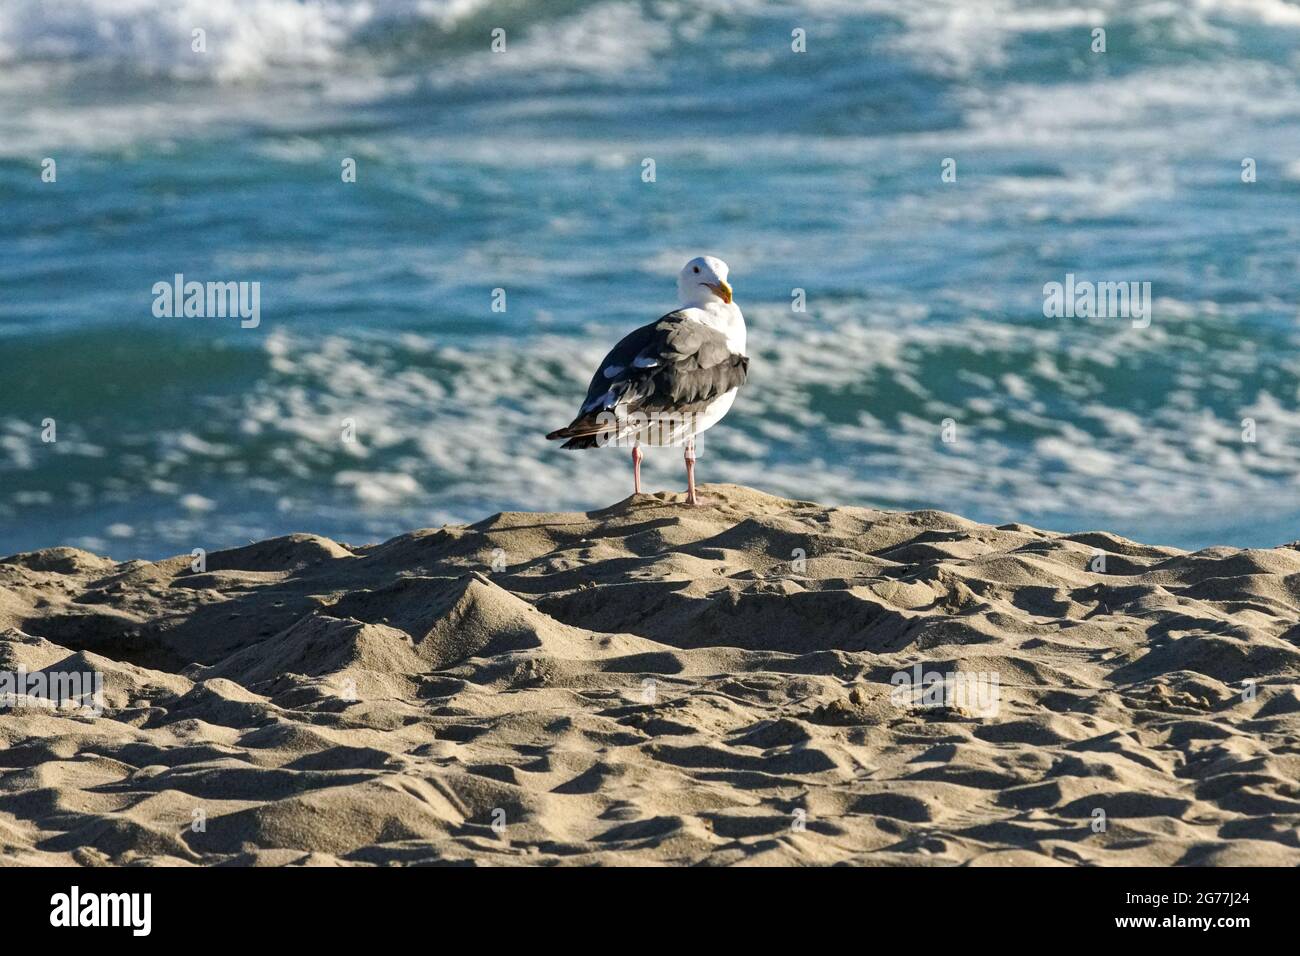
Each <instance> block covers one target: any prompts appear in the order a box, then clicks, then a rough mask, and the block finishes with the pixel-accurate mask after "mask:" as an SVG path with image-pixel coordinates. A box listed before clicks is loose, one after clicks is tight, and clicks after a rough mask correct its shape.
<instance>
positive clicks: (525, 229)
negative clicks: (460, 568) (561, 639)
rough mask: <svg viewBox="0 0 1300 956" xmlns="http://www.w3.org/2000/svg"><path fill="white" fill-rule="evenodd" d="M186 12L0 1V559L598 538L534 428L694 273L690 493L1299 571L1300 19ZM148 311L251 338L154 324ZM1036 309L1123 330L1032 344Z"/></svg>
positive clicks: (1098, 13) (670, 476)
mask: <svg viewBox="0 0 1300 956" xmlns="http://www.w3.org/2000/svg"><path fill="white" fill-rule="evenodd" d="M210 6H213V5H211V4H208V3H200V2H197V0H193V2H191V0H174V2H165V0H133V2H130V3H124V2H117V0H112V2H111V0H69V2H67V3H64V4H57V5H51V4H42V3H36V2H34V0H16V2H14V0H11V2H8V3H6V4H5V5H4V6H3V7H0V222H3V227H0V553H7V552H12V551H16V550H22V549H28V548H36V547H47V546H51V545H55V544H74V545H80V546H83V547H90V548H93V549H97V550H101V551H107V552H108V553H110V554H112V555H113V556H114V557H118V558H129V557H151V558H152V557H159V556H163V555H167V554H174V553H180V552H187V551H189V550H190V549H192V548H195V547H206V548H209V549H211V548H217V547H222V546H228V545H233V544H240V543H243V542H245V541H247V540H249V539H254V538H261V537H264V536H267V535H272V534H280V533H287V532H290V531H298V530H310V531H314V532H318V533H322V534H326V535H330V536H332V537H336V538H339V539H342V540H345V541H351V542H354V543H360V542H364V541H368V540H374V539H377V538H382V537H385V536H389V535H392V534H396V533H398V532H401V531H404V530H408V529H409V528H412V527H417V526H427V525H436V524H439V523H442V522H444V521H463V520H476V519H478V518H480V517H483V516H485V515H486V514H489V513H491V512H494V511H498V510H502V509H509V508H523V509H530V510H559V509H571V508H592V507H600V506H604V505H606V504H609V503H611V502H612V501H614V500H617V499H619V498H621V497H623V496H625V495H626V494H627V493H628V492H629V491H630V474H629V472H630V468H629V465H628V463H627V462H626V461H625V460H624V458H625V456H624V454H623V452H621V451H618V450H613V449H610V450H600V451H594V452H585V453H573V452H561V451H560V450H559V449H558V448H557V447H556V446H555V445H554V444H548V443H547V442H546V441H545V440H544V439H543V437H542V436H543V435H544V434H545V433H546V432H547V431H548V430H550V429H552V428H555V427H557V426H558V425H561V424H563V423H565V422H566V421H567V420H568V419H569V418H570V417H571V416H572V413H573V411H574V409H575V408H576V405H577V403H578V400H579V399H580V397H581V395H582V394H583V391H584V390H585V387H586V383H587V380H588V378H589V377H590V374H591V371H592V369H593V368H594V367H595V363H596V362H597V361H599V359H600V358H601V357H602V355H603V354H604V352H605V351H606V350H607V348H608V347H609V346H610V345H612V344H613V342H614V341H616V340H617V339H618V338H619V337H620V336H621V335H622V334H623V333H624V332H626V331H628V330H630V329H631V328H633V327H635V326H637V325H641V324H644V323H645V322H647V321H649V320H651V319H653V318H655V317H657V316H658V315H660V314H662V313H663V312H665V311H668V310H669V309H670V308H671V307H672V306H673V304H674V302H673V292H674V277H675V274H676V272H677V270H678V268H680V266H681V264H682V263H683V262H684V261H685V260H686V259H687V258H689V257H690V256H692V255H696V254H701V253H710V254H714V255H717V256H720V257H721V258H723V259H725V260H726V261H727V262H728V263H729V264H730V265H731V278H732V284H733V285H734V286H735V289H736V296H737V301H738V303H739V304H740V305H741V307H742V308H743V309H744V311H745V315H746V318H747V321H748V324H749V342H750V346H749V348H750V353H751V356H752V364H751V378H750V384H749V386H748V387H747V388H746V389H745V391H744V392H742V395H741V398H740V400H739V401H738V402H737V403H736V406H735V408H734V409H733V411H732V413H731V414H730V415H729V416H728V418H727V419H726V421H725V422H724V423H723V424H722V425H720V426H718V427H717V428H715V429H714V430H713V431H711V432H710V433H709V434H708V435H707V436H706V439H705V441H704V442H703V445H702V447H701V450H700V462H699V473H700V475H701V477H702V479H703V480H705V481H720V480H725V481H737V482H743V483H746V484H751V485H754V486H756V487H759V488H763V489H765V490H768V491H771V492H774V493H778V494H785V495H791V496H797V497H801V498H813V499H817V500H820V501H825V502H828V503H843V504H859V505H874V506H883V507H890V508H916V507H934V508H941V509H943V510H947V511H955V512H959V513H961V514H964V515H966V516H968V517H971V518H975V519H978V520H983V521H991V522H997V523H1002V522H1007V521H1024V522H1028V523H1033V524H1038V525H1041V526H1046V527H1052V528H1059V529H1063V530H1077V529H1083V528H1106V529H1109V530H1113V531H1115V532H1118V533H1120V534H1124V535H1127V536H1130V537H1136V538H1141V539H1145V540H1150V541H1153V542H1157V543H1164V544H1173V545H1178V546H1182V547H1189V548H1195V547H1203V546H1207V545H1211V544H1233V545H1272V544H1277V543H1281V542H1284V541H1289V540H1293V539H1295V538H1300V494H1297V492H1298V491H1300V477H1298V476H1300V348H1298V347H1297V346H1300V330H1298V327H1297V287H1298V280H1297V265H1298V261H1297V260H1298V258H1300V257H1298V254H1297V249H1298V248H1300V246H1298V245H1297V239H1298V238H1300V215H1298V214H1300V5H1298V4H1295V3H1288V2H1283V0H1254V2H1251V0H1236V2H1230V0H1223V2H1210V0H1205V2H1197V3H1188V4H1168V3H1140V2H1139V3H1120V2H1113V3H1108V2H1102V3H1100V4H1097V3H1088V4H1084V3H1056V4H1053V3H1035V4H1029V3H1010V2H994V3H978V4H976V3H969V4H968V3H955V2H939V3H934V2H930V3H906V2H904V3H885V2H878V3H877V2H867V3H840V2H833V0H824V2H797V3H758V2H748V0H696V2H692V3H689V4H688V3H676V2H672V3H669V2H626V0H610V2H595V3H584V2H564V3H553V4H537V3H532V4H525V3H509V2H492V0H483V2H472V0H456V2H451V0H447V2H429V0H425V2H415V0H409V2H393V3H389V4H383V3H374V4H362V3H359V2H343V0H321V2H318V3H299V2H295V0H240V2H231V3H228V4H223V5H221V7H220V11H219V12H217V11H213V10H210V9H208V8H209V7H210ZM51 7H53V8H55V9H56V11H57V12H51V9H50V8H51ZM196 25H199V26H203V28H204V29H205V30H206V31H207V33H206V42H207V52H206V53H195V52H193V51H192V49H191V43H192V32H191V31H192V29H193V28H194V27H195V26H196ZM1094 26H1102V27H1104V28H1105V29H1106V31H1107V33H1106V40H1107V50H1106V52H1105V53H1094V52H1092V51H1091V49H1090V46H1091V43H1092V37H1091V30H1092V28H1093V27H1094ZM497 27H500V28H503V29H504V30H505V31H506V50H505V52H504V53H493V52H491V50H490V49H489V43H490V40H491V31H492V30H493V29H494V28H497ZM795 28H800V29H803V30H805V31H806V35H807V52H806V53H802V54H800V53H794V52H792V50H791V31H792V30H793V29H795ZM47 157H48V158H52V159H54V160H55V161H56V164H57V181H56V182H52V183H47V182H42V179H41V161H42V159H44V158H47ZM1248 157H1249V158H1251V159H1253V160H1254V161H1255V166H1256V169H1257V181H1256V182H1253V183H1244V182H1243V181H1242V161H1243V159H1245V158H1248ZM345 158H352V159H354V160H355V161H356V165H357V181H356V182H355V183H345V182H343V181H342V177H341V175H340V171H341V163H342V161H343V160H344V159H345ZM647 158H650V159H653V160H654V162H655V173H656V178H655V181H654V182H652V183H647V182H644V181H643V179H642V169H643V160H645V159H647ZM946 158H952V159H954V160H955V161H956V169H957V177H956V181H955V182H943V181H942V179H941V175H940V173H941V164H942V162H943V161H944V159H946ZM176 273H183V274H184V275H185V276H186V278H188V279H194V280H199V281H207V280H212V281H236V282H253V281H256V282H259V283H260V289H261V313H260V324H259V325H258V326H257V327H256V328H251V329H243V328H240V327H239V322H238V320H237V319H230V318H156V317H155V316H154V314H153V308H152V307H153V300H154V296H153V293H152V291H151V290H152V287H153V285H154V283H156V282H159V281H166V282H170V281H171V278H172V276H173V275H174V274H176ZM1067 273H1073V274H1075V275H1077V276H1078V277H1080V278H1087V279H1091V280H1094V281H1102V280H1112V281H1125V282H1129V281H1136V282H1150V283H1151V289H1152V295H1153V298H1154V305H1153V310H1152V319H1151V324H1150V327H1149V328H1146V329H1139V328H1134V327H1133V326H1132V324H1131V323H1130V322H1129V321H1128V320H1127V319H1125V318H1122V317H1112V318H1095V319H1060V318H1051V319H1049V318H1045V317H1044V315H1043V286H1044V284H1045V283H1048V282H1054V281H1055V282H1060V281H1064V279H1065V276H1066V274H1067ZM497 288H501V289H504V290H505V291H506V311H505V312H499V311H493V308H492V304H493V294H492V290H494V289H497ZM794 289H803V290H805V294H806V298H807V310H806V311H804V312H798V311H794V310H793V309H792V307H791V302H792V290H794ZM47 419H53V421H54V422H55V426H56V433H55V434H56V439H57V440H56V441H54V442H45V441H42V429H43V426H42V422H44V421H45V420H47ZM945 419H952V421H953V422H954V424H955V435H956V441H954V442H945V441H943V440H942V422H943V421H944V420H945ZM1245 419H1250V420H1252V421H1253V422H1254V429H1255V436H1254V437H1255V441H1253V442H1248V441H1243V440H1242V436H1243V425H1242V422H1243V420H1245ZM345 420H347V421H351V422H352V423H353V428H354V430H355V441H351V442H347V441H344V440H342V435H343V423H344V421H345ZM646 479H647V483H648V484H649V485H650V487H651V488H671V489H679V486H682V485H683V483H684V476H683V474H682V469H681V462H680V456H679V455H678V454H676V453H674V452H672V451H671V450H661V451H658V452H655V451H653V450H652V451H651V452H650V454H649V455H648V458H647V465H646Z"/></svg>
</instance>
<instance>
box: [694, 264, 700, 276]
mask: <svg viewBox="0 0 1300 956" xmlns="http://www.w3.org/2000/svg"><path fill="white" fill-rule="evenodd" d="M695 274H696V275H699V274H700V267H699V266H696V267H695Z"/></svg>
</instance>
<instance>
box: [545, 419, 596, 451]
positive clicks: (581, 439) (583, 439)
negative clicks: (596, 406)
mask: <svg viewBox="0 0 1300 956" xmlns="http://www.w3.org/2000/svg"><path fill="white" fill-rule="evenodd" d="M603 428H604V426H603V425H602V424H600V423H599V422H597V421H595V420H594V419H592V418H589V417H587V418H578V419H575V420H574V421H573V422H572V423H570V424H568V425H565V426H564V427H563V428H557V429H555V431H553V432H551V433H550V434H548V435H547V436H546V440H547V441H559V440H560V439H561V438H567V439H568V441H566V442H565V443H564V444H563V445H561V446H560V447H561V448H595V447H596V446H597V445H598V444H599V442H598V441H597V440H596V436H597V435H599V434H600V432H601V431H602V429H603Z"/></svg>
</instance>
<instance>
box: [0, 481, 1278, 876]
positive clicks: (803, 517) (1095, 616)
mask: <svg viewBox="0 0 1300 956" xmlns="http://www.w3.org/2000/svg"><path fill="white" fill-rule="evenodd" d="M703 493H704V494H705V495H707V496H708V498H709V499H710V502H711V503H710V506H708V507H702V508H688V507H685V506H683V505H682V504H681V503H680V502H681V498H682V496H681V495H680V494H678V495H672V494H660V495H643V496H639V497H637V498H635V499H629V500H627V501H624V502H621V503H619V504H617V505H615V506H613V507H611V508H609V509H607V510H603V511H596V512H591V513H587V514H583V513H568V514H530V513H519V512H516V513H504V514H498V515H494V516H492V517H490V518H487V519H485V520H483V521H480V522H478V523H476V524H472V525H468V526H448V527H443V528H440V529H436V530H421V531H414V532H411V533H409V534H405V535H401V536H399V537H396V538H393V539H392V540H389V541H386V542H384V543H381V544H370V545H365V546H361V545H353V544H343V543H340V542H335V541H331V540H328V539H326V538H322V537H317V536H313V535H309V534H299V535H293V536H290V537H283V538H276V539H272V540H267V541H262V542H258V543H255V544H249V545H248V546H246V547H241V548H237V549H234V550H226V551H214V552H211V553H208V554H206V555H203V556H202V558H201V560H200V559H199V558H195V557H193V556H191V555H188V554H187V555H182V556H178V557H175V558H171V559H168V560H164V561H158V562H152V563H151V562H145V561H132V562H127V563H115V562H113V561H112V560H109V559H107V558H104V557H98V556H96V555H94V554H91V553H89V552H86V551H80V550H75V549H71V548H53V549H49V550H44V551H36V552H28V553H24V554H18V555H14V556H10V557H7V558H3V559H0V671H7V672H9V673H10V674H16V673H19V672H23V673H25V674H26V675H28V677H30V676H31V675H32V674H37V673H41V674H45V675H47V676H49V677H53V676H54V675H68V674H82V675H87V676H89V675H93V674H98V675H101V677H102V694H101V695H100V697H99V699H98V704H97V705H96V703H95V702H93V701H91V700H90V699H89V698H83V699H81V701H80V703H81V704H82V705H84V706H82V707H81V708H80V709H78V708H77V707H76V706H75V705H76V703H77V702H70V701H64V703H63V706H62V707H61V708H60V709H58V710H53V709H50V708H49V707H47V706H43V705H42V704H41V703H40V702H39V701H36V700H20V701H17V702H16V703H18V704H20V705H21V706H19V707H17V708H14V709H12V710H10V711H6V712H5V713H3V715H0V863H5V864H80V865H84V866H97V865H106V864H117V865H121V864H141V863H155V864H214V863H236V864H260V865H282V864H295V865H336V864H388V863H406V864H415V863H457V862H469V863H475V864H490V865H536V864H541V865H555V864H602V865H626V864H693V863H705V864H744V863H757V864H769V865H772V864H775V865H803V864H826V863H852V864H863V865H897V864H905V865H952V864H963V863H969V864H977V865H1006V864H1012V865H1089V864H1106V865H1132V864H1154V865H1173V864H1177V865H1238V864H1269V865H1279V864H1281V865H1295V864H1298V863H1300V840H1298V838H1297V832H1298V831H1297V824H1298V823H1300V790H1298V789H1297V786H1296V783H1295V780H1296V778H1297V776H1298V775H1300V696H1297V690H1296V677H1297V673H1300V649H1298V648H1297V641H1298V640H1300V625H1297V619H1298V616H1300V613H1298V612H1300V546H1297V545H1296V544H1291V545H1285V546H1280V547H1276V548H1272V549H1258V550H1239V549H1232V548H1211V549H1206V550H1202V551H1198V552H1195V553H1187V552H1183V551H1178V550H1175V549H1171V548H1163V547H1154V546H1148V545H1143V544H1138V543H1136V542H1133V541H1129V540H1125V539H1124V538H1120V537H1116V536H1114V535H1110V534H1107V533H1104V532H1094V533H1085V534H1070V535H1065V534H1058V533H1053V532H1047V531H1040V530H1037V529H1034V528H1031V527H1028V526H1024V525H1004V526H1001V527H996V528H995V527H990V526H987V525H981V524H977V523H974V522H971V521H967V520H965V519H963V518H960V517H958V516H955V515H951V514H946V513H942V512H937V511H922V512H912V513H895V512H885V511H876V510H870V509H859V508H828V507H825V506H822V505H818V504H813V503H809V502H799V501H790V500H785V499H781V498H775V497H771V496H768V495H765V494H763V493H760V492H757V491H753V490H750V489H748V488H744V487H740V486H735V485H705V486H703ZM196 564H198V565H199V566H200V567H201V568H202V569H201V570H195V569H194V566H195V565H196ZM932 674H933V675H941V677H940V678H937V679H936V681H930V680H929V678H928V675H932ZM900 675H906V676H905V677H901V676H900ZM917 678H920V682H919V684H918V683H917ZM968 679H971V680H973V681H974V683H970V682H969V681H968ZM54 683H55V682H54V681H49V682H48V684H49V685H50V686H53V684H54ZM84 686H89V684H87V685H84ZM927 690H929V691H931V692H932V693H930V694H928V695H927V693H926V691H927ZM966 691H970V692H971V693H970V694H968V695H967V694H966V693H965V692H966Z"/></svg>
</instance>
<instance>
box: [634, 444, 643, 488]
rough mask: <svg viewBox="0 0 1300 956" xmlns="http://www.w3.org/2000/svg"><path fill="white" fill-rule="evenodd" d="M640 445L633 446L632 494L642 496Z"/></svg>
mask: <svg viewBox="0 0 1300 956" xmlns="http://www.w3.org/2000/svg"><path fill="white" fill-rule="evenodd" d="M642 457H643V455H642V452H641V446H640V445H633V446H632V494H634V495H639V494H641V458H642Z"/></svg>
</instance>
